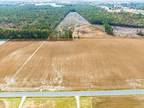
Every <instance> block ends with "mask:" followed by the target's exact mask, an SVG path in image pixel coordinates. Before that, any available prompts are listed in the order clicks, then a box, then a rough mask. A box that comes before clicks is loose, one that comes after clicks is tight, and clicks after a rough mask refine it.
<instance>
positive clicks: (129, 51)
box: [0, 38, 144, 91]
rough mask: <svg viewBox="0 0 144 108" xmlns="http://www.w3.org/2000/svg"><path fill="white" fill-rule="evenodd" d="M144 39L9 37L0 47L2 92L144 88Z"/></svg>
mask: <svg viewBox="0 0 144 108" xmlns="http://www.w3.org/2000/svg"><path fill="white" fill-rule="evenodd" d="M143 46H144V40H143V39H118V38H114V39H80V40H74V41H55V42H50V41H9V42H7V43H5V44H3V45H1V46H0V67H1V68H0V89H1V90H2V91H34V90H98V89H134V88H144V73H143V72H144V56H143V55H144V50H143Z"/></svg>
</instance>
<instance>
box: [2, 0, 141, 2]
mask: <svg viewBox="0 0 144 108" xmlns="http://www.w3.org/2000/svg"><path fill="white" fill-rule="evenodd" d="M0 1H34V2H36V1H99V2H100V1H102V2H122V1H123V2H127V1H136V2H144V0H0Z"/></svg>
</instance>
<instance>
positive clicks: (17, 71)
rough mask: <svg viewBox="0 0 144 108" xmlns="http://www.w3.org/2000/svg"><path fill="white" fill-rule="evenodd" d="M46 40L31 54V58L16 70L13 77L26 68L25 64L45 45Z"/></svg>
mask: <svg viewBox="0 0 144 108" xmlns="http://www.w3.org/2000/svg"><path fill="white" fill-rule="evenodd" d="M43 44H44V42H42V43H41V44H40V45H39V47H38V48H37V49H36V50H35V51H34V52H33V53H32V54H31V55H30V56H29V58H28V59H27V60H26V61H25V62H24V64H23V65H22V66H21V67H20V68H19V69H18V70H17V71H16V73H15V74H14V76H13V78H15V77H16V75H17V74H19V72H20V71H21V70H22V69H23V68H24V66H25V65H26V64H27V63H28V62H29V61H30V60H31V59H32V57H33V56H34V55H35V54H36V53H37V52H38V50H39V49H40V48H41V47H42V46H43Z"/></svg>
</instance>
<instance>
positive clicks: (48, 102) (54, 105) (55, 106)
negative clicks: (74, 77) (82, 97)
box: [22, 97, 76, 108]
mask: <svg viewBox="0 0 144 108" xmlns="http://www.w3.org/2000/svg"><path fill="white" fill-rule="evenodd" d="M22 108H76V102H75V99H74V97H67V98H28V99H26V102H25V103H24V105H23V107H22Z"/></svg>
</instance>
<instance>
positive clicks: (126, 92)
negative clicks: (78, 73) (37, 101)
mask: <svg viewBox="0 0 144 108" xmlns="http://www.w3.org/2000/svg"><path fill="white" fill-rule="evenodd" d="M116 95H122V96H123V95H144V90H111V91H67V92H1V93H0V98H2V97H25V96H26V97H69V96H116Z"/></svg>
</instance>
